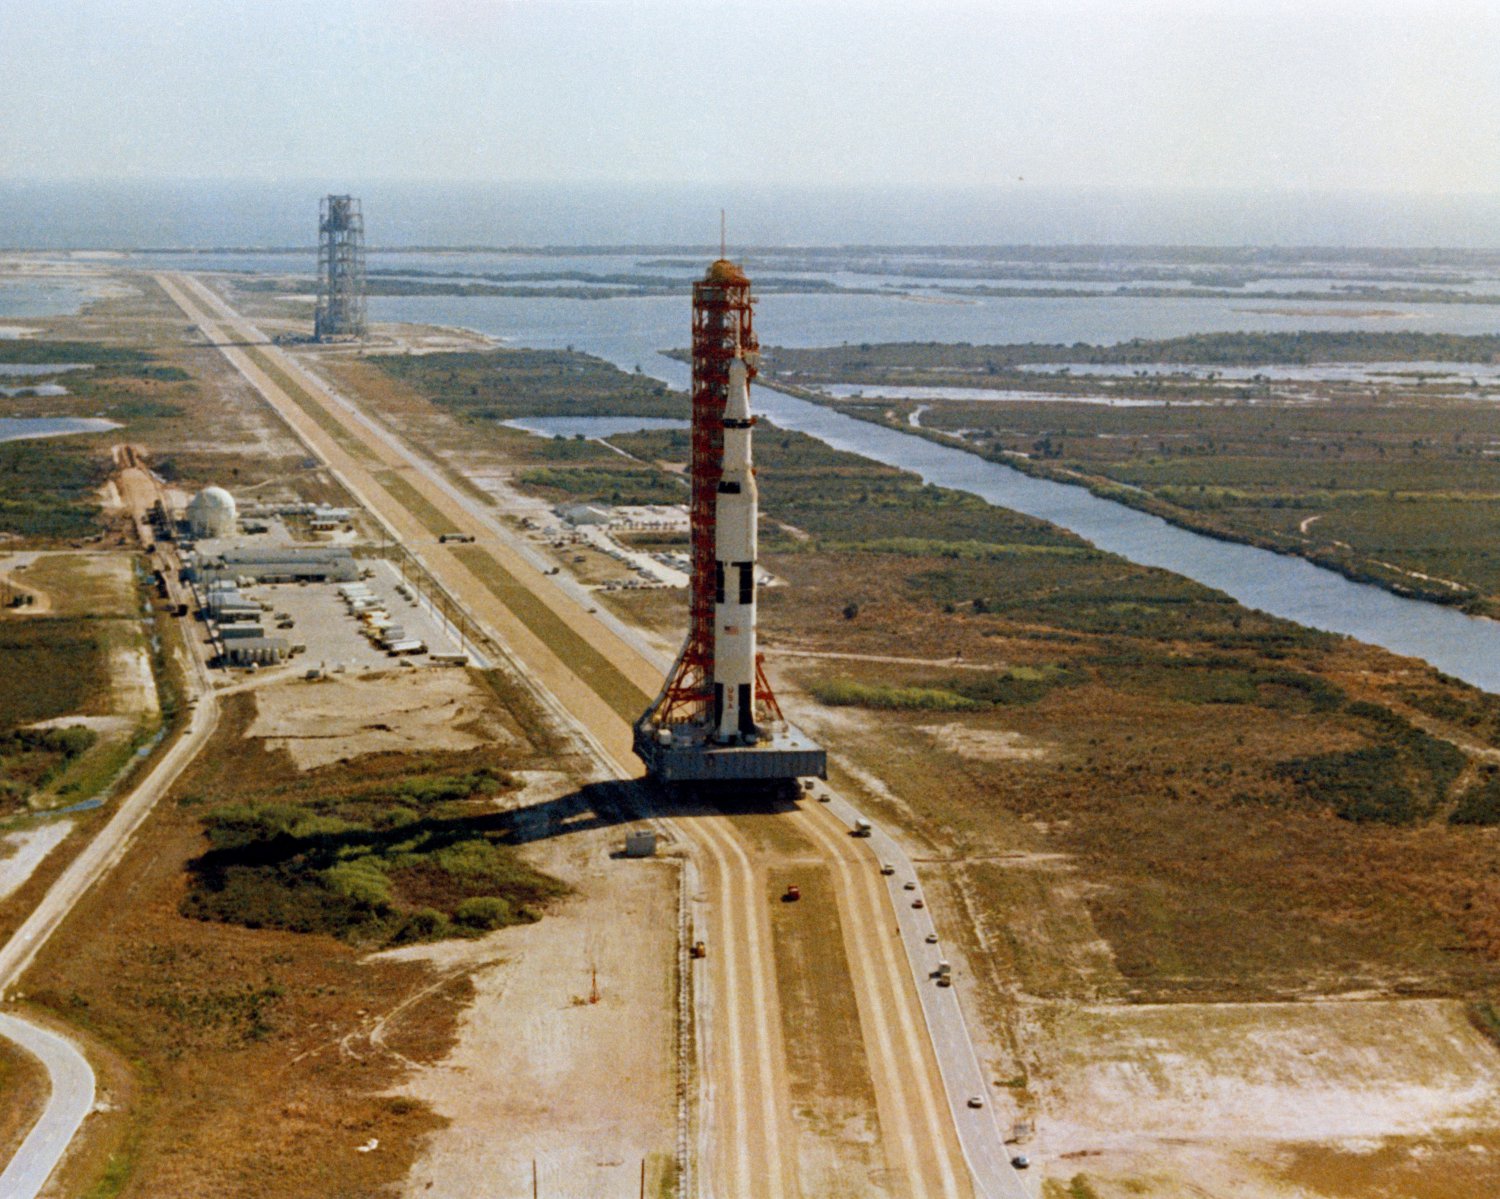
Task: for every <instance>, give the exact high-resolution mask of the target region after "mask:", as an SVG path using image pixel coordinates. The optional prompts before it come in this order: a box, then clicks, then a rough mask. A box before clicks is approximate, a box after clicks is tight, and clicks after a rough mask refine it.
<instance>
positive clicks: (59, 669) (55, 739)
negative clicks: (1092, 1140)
mask: <svg viewBox="0 0 1500 1199" xmlns="http://www.w3.org/2000/svg"><path fill="white" fill-rule="evenodd" d="M106 662H107V658H106V649H105V640H104V636H103V629H102V626H101V625H100V624H98V623H97V622H95V621H92V620H80V619H69V618H53V617H38V618H26V619H14V620H0V818H3V817H4V816H5V815H7V814H9V813H11V812H13V811H16V810H18V809H19V808H21V807H22V806H23V805H24V804H25V801H26V800H27V799H28V798H29V797H31V796H32V795H34V794H36V792H38V791H40V790H41V789H42V788H44V787H46V786H47V785H48V784H49V783H51V782H53V781H54V780H55V779H57V778H58V776H59V775H61V774H62V772H63V771H65V770H66V769H67V767H68V766H69V765H70V764H71V763H72V762H74V761H76V760H77V759H78V758H80V757H82V756H83V754H85V753H86V752H87V751H88V750H89V749H90V748H91V747H92V746H93V744H94V743H95V741H96V740H97V737H96V735H95V734H94V733H93V731H91V730H90V729H88V728H84V727H79V726H73V727H64V728H45V729H38V728H29V727H27V726H29V725H33V724H35V723H37V722H40V721H50V720H53V719H55V718H57V717H60V716H69V715H72V714H74V713H81V712H95V711H99V710H101V708H100V705H101V703H102V702H103V697H105V696H107V695H108V691H109V672H108V667H107V665H106Z"/></svg>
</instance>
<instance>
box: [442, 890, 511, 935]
mask: <svg viewBox="0 0 1500 1199" xmlns="http://www.w3.org/2000/svg"><path fill="white" fill-rule="evenodd" d="M453 921H454V923H455V924H461V925H463V926H464V927H465V928H472V929H476V930H478V931H481V932H487V931H488V930H490V929H492V928H504V927H505V926H506V925H507V924H514V923H515V922H516V915H515V912H514V911H513V910H512V908H511V906H510V904H509V903H507V902H506V901H505V900H504V899H501V898H500V897H499V896H498V895H476V896H475V897H474V898H473V899H466V900H464V901H463V902H462V903H461V904H459V905H458V907H457V909H456V910H455V911H454V913H453Z"/></svg>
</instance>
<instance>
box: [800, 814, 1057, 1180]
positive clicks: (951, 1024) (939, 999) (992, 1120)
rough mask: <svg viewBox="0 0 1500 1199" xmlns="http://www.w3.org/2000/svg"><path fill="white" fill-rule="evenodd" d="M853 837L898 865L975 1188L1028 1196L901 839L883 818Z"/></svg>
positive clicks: (892, 881)
mask: <svg viewBox="0 0 1500 1199" xmlns="http://www.w3.org/2000/svg"><path fill="white" fill-rule="evenodd" d="M828 795H829V800H828V802H827V803H826V804H824V805H822V806H823V807H824V808H825V809H826V810H827V811H828V812H829V814H830V816H832V817H835V818H836V819H838V821H839V822H840V824H841V825H842V827H843V828H845V829H852V828H853V827H854V823H855V821H856V820H858V819H860V818H861V817H862V813H861V812H859V811H858V810H857V809H856V808H855V807H854V806H853V805H852V804H851V803H849V801H848V800H846V799H844V798H842V797H841V796H839V795H838V794H836V793H835V792H833V791H828ZM850 839H851V840H864V841H865V844H867V845H868V846H869V848H870V851H871V853H872V854H873V858H871V859H867V860H868V863H869V868H870V869H872V870H878V869H879V864H880V863H882V862H884V863H887V864H889V865H891V866H893V867H895V872H894V873H893V874H890V875H887V876H885V877H884V879H883V880H882V881H884V882H885V884H886V891H887V894H888V896H889V898H890V902H891V904H892V906H893V907H894V908H895V910H896V920H897V925H898V927H899V929H900V933H901V943H902V945H903V946H904V947H905V950H906V956H907V960H908V961H909V962H910V963H911V971H912V975H913V977H914V978H915V979H916V980H917V992H918V995H919V996H920V998H921V1003H922V1012H923V1015H924V1016H925V1018H926V1021H927V1029H928V1032H929V1033H930V1035H931V1037H932V1043H933V1048H934V1050H935V1051H936V1053H937V1059H938V1067H939V1069H940V1070H941V1071H942V1075H943V1087H944V1090H945V1092H946V1094H947V1097H948V1106H949V1108H950V1110H951V1111H952V1113H953V1122H954V1124H955V1125H957V1127H958V1135H959V1140H960V1142H961V1143H962V1145H963V1150H964V1158H965V1159H966V1160H967V1161H968V1163H969V1170H970V1173H971V1174H972V1175H973V1181H974V1190H975V1193H976V1195H978V1196H980V1197H981V1199H1029V1192H1028V1190H1027V1188H1026V1184H1025V1183H1023V1182H1022V1181H1021V1176H1020V1174H1019V1173H1017V1171H1016V1170H1015V1169H1014V1168H1013V1167H1012V1166H1011V1164H1010V1159H1011V1156H1012V1154H1011V1153H1010V1151H1009V1149H1008V1147H1007V1146H1006V1144H1005V1135H1004V1133H1003V1132H1001V1130H1000V1125H999V1122H998V1120H997V1118H996V1115H995V1110H994V1105H993V1104H992V1102H991V1098H992V1095H993V1091H992V1088H991V1086H990V1080H989V1079H988V1078H987V1077H986V1076H985V1072H984V1069H983V1067H982V1066H981V1065H980V1062H979V1054H978V1052H977V1051H976V1050H975V1048H974V1040H973V1038H972V1037H971V1036H970V1035H969V1026H968V1024H967V1023H966V1022H965V1020H964V1014H963V1009H962V1008H961V1007H960V1006H959V999H958V997H959V990H960V987H961V986H962V980H958V981H957V982H956V983H955V985H954V986H951V987H940V986H938V985H937V982H936V971H937V964H938V963H939V962H940V961H942V960H943V958H944V952H943V946H942V943H941V942H939V943H937V944H935V945H929V944H928V943H927V936H928V934H929V933H935V932H936V931H937V930H936V927H935V926H934V924H933V922H932V909H931V907H928V906H924V907H922V908H914V907H912V901H913V900H914V899H916V898H917V897H918V896H922V895H923V892H922V889H921V884H920V882H919V881H918V879H917V872H916V869H915V868H914V867H913V866H912V864H911V859H909V858H908V857H907V856H906V851H905V850H903V849H902V848H901V846H900V844H899V843H898V842H897V841H896V839H895V838H894V837H892V836H890V834H888V833H886V832H885V831H884V830H883V829H881V828H880V827H879V826H878V825H874V824H873V823H872V825H871V831H870V836H869V838H868V840H865V839H864V838H850ZM908 882H917V884H918V885H917V889H916V890H915V891H908V890H906V884H907V883H908ZM924 903H925V897H924ZM974 1095H978V1096H981V1097H982V1098H983V1100H984V1106H983V1107H981V1108H977V1109H976V1108H971V1107H970V1106H969V1098H970V1097H971V1096H974Z"/></svg>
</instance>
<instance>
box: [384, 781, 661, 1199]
mask: <svg viewBox="0 0 1500 1199" xmlns="http://www.w3.org/2000/svg"><path fill="white" fill-rule="evenodd" d="M528 782H529V783H530V784H532V785H531V786H529V787H528V789H527V790H528V792H529V793H530V801H529V802H531V803H532V804H535V803H537V802H539V801H541V797H542V796H543V795H545V794H546V791H547V780H546V779H545V776H544V775H542V774H537V775H534V776H532V777H531V778H530V779H529V780H528ZM563 782H565V780H562V779H556V780H555V781H554V784H553V786H552V788H551V790H552V791H553V792H554V793H555V792H556V791H557V790H558V785H559V784H562V783H563ZM563 827H564V828H566V827H567V826H566V825H564V826H563ZM619 840H620V833H619V831H618V829H613V828H599V829H593V830H590V831H586V832H581V833H577V834H572V835H566V836H553V837H551V838H549V839H546V840H541V841H536V842H533V845H532V850H531V852H530V853H529V854H528V857H529V860H531V861H532V863H533V864H534V865H536V866H537V867H538V868H539V869H542V870H545V871H547V872H548V873H549V874H552V875H555V876H556V877H559V878H562V879H564V880H565V881H566V882H568V883H569V884H570V885H571V886H573V887H574V888H575V893H574V895H573V896H572V897H571V898H570V899H568V900H566V901H565V902H563V903H561V904H558V905H556V906H555V907H553V908H551V909H549V911H548V914H547V917H546V919H545V920H543V921H542V922H541V923H540V924H537V925H533V926H529V927H522V928H512V929H507V930H504V931H502V932H500V933H495V934H491V935H490V936H488V937H486V938H484V939H483V940H481V941H477V942H461V943H455V942H449V943H445V944H441V945H436V946H428V947H422V948H419V949H411V950H398V951H394V952H392V953H388V954H385V955H382V959H381V960H393V961H423V962H427V963H429V964H430V965H431V966H432V967H434V968H436V969H437V970H439V971H445V970H449V969H462V970H465V971H469V972H472V977H473V983H474V989H475V1001H474V1003H473V1004H472V1005H471V1006H470V1007H469V1008H468V1010H467V1011H466V1012H465V1013H464V1015H463V1017H462V1019H461V1021H460V1023H459V1027H458V1040H457V1045H456V1046H455V1048H454V1049H453V1051H452V1052H451V1053H450V1054H449V1055H448V1056H447V1057H446V1058H445V1059H444V1060H443V1061H441V1062H439V1063H437V1064H435V1065H432V1066H429V1067H426V1068H424V1069H422V1070H420V1071H418V1072H417V1073H416V1074H415V1075H414V1076H413V1077H412V1078H411V1080H410V1081H409V1082H408V1083H407V1084H406V1085H405V1086H404V1087H403V1088H402V1090H401V1093H402V1094H403V1095H406V1096H410V1097H411V1098H414V1099H419V1100H422V1101H424V1102H425V1103H427V1104H429V1105H430V1106H431V1108H432V1110H433V1111H434V1112H435V1113H436V1114H437V1115H438V1116H439V1117H441V1118H442V1119H444V1120H445V1121H446V1122H447V1123H446V1127H444V1128H442V1129H441V1130H439V1131H438V1132H436V1133H434V1134H433V1135H432V1136H431V1138H430V1139H429V1140H428V1142H427V1148H426V1149H425V1151H424V1153H423V1155H422V1156H421V1158H420V1159H419V1160H418V1161H417V1163H416V1165H415V1166H414V1168H413V1170H412V1172H411V1174H410V1176H409V1178H408V1180H407V1183H406V1188H405V1191H404V1193H405V1194H406V1195H408V1196H412V1197H413V1199H416V1197H418V1196H421V1197H423V1199H425V1197H426V1196H430V1195H470V1194H488V1193H494V1194H516V1195H519V1194H522V1193H527V1194H529V1193H530V1191H529V1189H528V1188H529V1187H530V1183H531V1163H532V1161H533V1160H535V1161H536V1163H537V1172H538V1176H539V1179H540V1184H541V1191H542V1193H543V1194H567V1195H570V1196H577V1197H578V1199H613V1197H614V1196H618V1195H623V1194H634V1193H635V1187H636V1185H637V1183H638V1180H639V1177H640V1169H641V1162H642V1161H643V1160H644V1161H645V1162H646V1163H647V1182H648V1192H647V1193H648V1194H656V1193H658V1189H657V1188H658V1187H659V1186H660V1185H661V1184H662V1183H663V1182H664V1181H666V1179H667V1178H668V1177H669V1174H670V1170H671V1162H672V1159H673V1150H674V1144H675V1100H674V1091H673V1083H674V1077H675V1075H674V1071H673V1069H672V1063H673V1062H675V1061H676V1045H675V1041H674V1035H675V1012H676V987H677V981H676V972H675V970H674V968H673V962H674V959H675V950H676V934H677V922H676V918H675V913H676V906H677V871H676V868H675V863H672V862H669V861H655V862H651V861H626V860H623V859H615V858H611V857H610V853H611V851H612V850H613V849H615V848H616V847H617V844H618V842H619ZM596 987H597V990H595V988H596ZM591 995H597V1002H590V997H591ZM497 1129H498V1130H503V1135H495V1134H496V1130H497Z"/></svg>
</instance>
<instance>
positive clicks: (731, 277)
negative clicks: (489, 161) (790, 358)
mask: <svg viewBox="0 0 1500 1199" xmlns="http://www.w3.org/2000/svg"><path fill="white" fill-rule="evenodd" d="M753 304H754V300H753V299H752V298H751V295H750V280H749V279H748V278H747V277H746V275H745V272H744V271H742V270H740V268H739V267H738V266H736V265H735V264H734V263H732V262H730V261H729V260H728V259H727V258H720V259H719V260H718V261H716V262H714V263H713V264H712V265H710V266H709V268H708V271H707V273H706V274H705V275H704V276H703V278H702V279H701V280H699V281H698V282H697V283H694V284H693V420H692V426H693V428H692V436H693V462H692V497H691V500H690V513H691V520H692V560H693V565H692V583H691V592H690V594H691V598H690V600H689V608H688V637H687V644H685V645H684V646H683V648H682V653H681V654H679V655H678V658H677V663H676V665H675V666H674V667H673V669H672V673H671V675H670V676H668V679H667V685H666V687H665V689H664V690H663V691H662V693H661V697H660V699H659V700H658V702H657V703H656V705H655V708H654V711H653V713H652V714H651V715H652V716H653V718H654V721H655V723H656V724H658V725H674V724H693V723H702V724H708V723H710V722H711V721H713V719H714V718H715V716H716V715H717V714H716V713H715V712H714V599H715V595H716V593H717V591H718V589H719V587H720V584H719V582H718V580H717V578H716V570H715V551H714V535H715V512H716V506H717V502H718V496H719V481H720V478H721V477H722V475H723V465H724V405H725V403H726V402H727V400H728V396H729V363H730V361H731V360H733V359H734V358H737V357H738V358H743V359H744V360H745V364H746V368H747V372H748V375H749V378H751V379H753V378H754V377H755V354H756V350H757V349H758V348H759V344H760V343H759V342H757V341H756V339H755V321H754V313H753V311H752V307H751V306H752V305H753ZM755 676H756V677H755V698H756V702H757V704H758V705H759V706H760V707H761V709H762V710H763V711H765V712H766V713H767V714H768V715H770V716H772V717H773V718H774V719H777V720H779V719H781V709H780V707H779V706H778V705H777V703H776V697H775V696H774V695H772V693H771V688H770V686H769V685H768V684H767V682H766V678H765V671H764V669H763V668H762V667H761V664H760V661H759V659H758V658H757V661H756V669H755Z"/></svg>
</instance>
